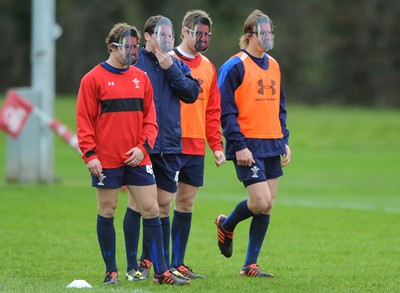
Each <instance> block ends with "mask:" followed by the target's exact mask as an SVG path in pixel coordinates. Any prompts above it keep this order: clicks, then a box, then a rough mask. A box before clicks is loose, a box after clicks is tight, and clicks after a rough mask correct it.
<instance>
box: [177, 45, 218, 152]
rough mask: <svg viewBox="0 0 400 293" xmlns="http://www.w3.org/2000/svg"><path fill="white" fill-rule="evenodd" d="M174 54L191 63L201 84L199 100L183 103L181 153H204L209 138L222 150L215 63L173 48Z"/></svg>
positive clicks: (213, 147)
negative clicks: (185, 54)
mask: <svg viewBox="0 0 400 293" xmlns="http://www.w3.org/2000/svg"><path fill="white" fill-rule="evenodd" d="M174 56H175V57H177V58H179V59H181V60H182V61H183V62H185V64H186V65H188V66H189V68H190V70H191V74H192V76H193V77H194V78H197V80H198V81H199V84H200V93H199V97H198V99H197V101H196V102H194V103H193V104H184V103H181V123H182V153H183V154H188V155H201V156H204V155H205V145H206V140H207V142H208V145H209V146H210V149H211V150H212V151H213V152H214V151H217V150H220V151H222V150H223V144H222V133H221V120H220V116H221V107H220V99H221V98H220V93H219V90H218V84H217V74H216V71H215V67H214V65H213V64H212V63H211V62H210V60H208V58H206V57H205V56H203V55H202V54H197V55H196V56H195V57H194V58H188V57H186V56H183V55H182V54H181V53H180V52H179V50H178V49H174Z"/></svg>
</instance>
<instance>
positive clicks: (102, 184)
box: [97, 173, 107, 186]
mask: <svg viewBox="0 0 400 293" xmlns="http://www.w3.org/2000/svg"><path fill="white" fill-rule="evenodd" d="M106 178H107V176H105V175H103V173H101V176H100V177H99V183H97V185H100V186H104V183H103V180H104V179H106Z"/></svg>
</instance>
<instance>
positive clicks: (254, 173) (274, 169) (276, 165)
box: [233, 156, 283, 186]
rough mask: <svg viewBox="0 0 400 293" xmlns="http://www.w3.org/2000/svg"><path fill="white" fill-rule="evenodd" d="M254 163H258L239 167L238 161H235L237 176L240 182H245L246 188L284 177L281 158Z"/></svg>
mask: <svg viewBox="0 0 400 293" xmlns="http://www.w3.org/2000/svg"><path fill="white" fill-rule="evenodd" d="M254 161H256V162H255V163H254V164H253V165H251V166H250V167H248V166H238V165H237V161H236V160H233V163H234V164H235V168H236V175H237V177H238V179H239V181H240V182H243V184H244V186H249V185H251V184H253V183H257V182H262V181H266V180H268V179H274V178H278V177H280V176H282V175H283V171H282V166H281V157H280V156H276V157H271V158H263V159H254Z"/></svg>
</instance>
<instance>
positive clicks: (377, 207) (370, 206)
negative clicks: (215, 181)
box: [197, 191, 400, 213]
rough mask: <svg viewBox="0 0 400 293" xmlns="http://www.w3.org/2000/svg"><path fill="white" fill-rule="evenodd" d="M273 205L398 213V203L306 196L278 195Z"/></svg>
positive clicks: (242, 196) (226, 198) (234, 196)
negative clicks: (311, 197) (350, 200)
mask: <svg viewBox="0 0 400 293" xmlns="http://www.w3.org/2000/svg"><path fill="white" fill-rule="evenodd" d="M199 193H200V194H199V195H198V196H197V198H198V199H205V200H207V199H210V200H221V201H233V202H236V201H239V200H244V199H246V198H247V195H246V193H245V192H243V193H242V194H238V193H232V194H226V193H225V194H218V195H215V194H202V193H201V191H200V192H199ZM275 205H283V206H300V207H308V208H323V209H330V208H338V209H347V210H358V211H383V212H388V213H400V206H399V205H391V206H389V205H384V204H376V203H374V202H368V201H367V202H362V203H361V202H344V201H340V202H339V200H338V201H332V200H329V199H319V200H315V199H307V198H292V197H285V196H284V195H282V196H279V194H278V197H277V198H276V200H275Z"/></svg>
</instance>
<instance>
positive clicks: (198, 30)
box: [186, 23, 211, 53]
mask: <svg viewBox="0 0 400 293" xmlns="http://www.w3.org/2000/svg"><path fill="white" fill-rule="evenodd" d="M186 29H187V30H188V31H189V33H191V34H192V43H193V47H194V49H195V50H196V51H197V52H200V53H203V52H205V51H206V50H207V49H208V46H209V45H210V39H211V32H210V25H207V24H203V23H198V24H196V25H195V26H194V28H193V29H189V28H186Z"/></svg>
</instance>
